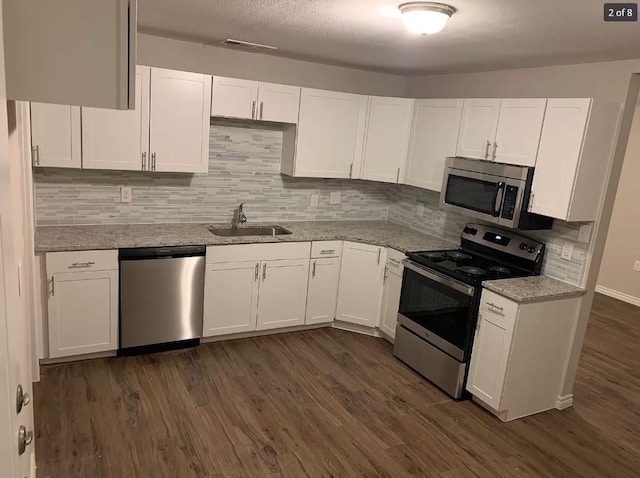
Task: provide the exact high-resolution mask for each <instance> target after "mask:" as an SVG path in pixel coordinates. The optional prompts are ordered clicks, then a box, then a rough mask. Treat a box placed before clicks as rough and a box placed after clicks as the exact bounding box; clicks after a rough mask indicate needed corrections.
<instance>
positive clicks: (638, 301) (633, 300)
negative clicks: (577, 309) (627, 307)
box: [596, 285, 640, 307]
mask: <svg viewBox="0 0 640 478" xmlns="http://www.w3.org/2000/svg"><path fill="white" fill-rule="evenodd" d="M596 292H599V293H600V294H604V295H606V296H608V297H613V298H614V299H618V300H621V301H623V302H626V303H628V304H631V305H635V306H636V307H640V298H638V297H634V296H632V295H628V294H623V293H622V292H618V291H616V290H613V289H609V288H607V287H602V286H601V285H597V286H596Z"/></svg>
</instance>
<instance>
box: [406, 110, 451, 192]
mask: <svg viewBox="0 0 640 478" xmlns="http://www.w3.org/2000/svg"><path fill="white" fill-rule="evenodd" d="M461 118H462V100H418V101H416V104H415V107H414V114H413V125H412V132H411V141H410V146H409V153H408V155H407V169H406V172H405V174H404V181H403V182H404V184H410V185H411V186H416V187H419V188H424V189H430V190H431V191H438V192H440V190H441V189H442V177H443V176H444V160H445V158H447V157H449V156H455V155H456V144H457V142H458V133H459V131H460V120H461Z"/></svg>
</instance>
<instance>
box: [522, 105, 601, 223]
mask: <svg viewBox="0 0 640 478" xmlns="http://www.w3.org/2000/svg"><path fill="white" fill-rule="evenodd" d="M590 111H591V99H590V98H571V99H560V98H559V99H553V98H549V100H548V102H547V111H546V113H545V117H544V124H543V126H542V135H541V137H540V148H539V150H538V159H537V161H536V170H535V173H534V174H533V187H532V189H533V200H532V201H531V202H530V204H531V210H532V211H533V212H535V213H537V214H543V215H545V216H550V217H555V218H557V219H562V220H567V219H568V218H569V210H570V207H571V199H572V196H573V188H574V184H575V179H576V174H577V170H578V165H579V163H580V157H581V156H582V147H583V143H584V137H585V133H586V130H587V123H588V121H589V113H590Z"/></svg>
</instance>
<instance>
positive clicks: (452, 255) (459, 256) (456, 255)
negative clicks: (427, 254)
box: [445, 251, 471, 261]
mask: <svg viewBox="0 0 640 478" xmlns="http://www.w3.org/2000/svg"><path fill="white" fill-rule="evenodd" d="M445 255H446V256H447V257H448V258H449V259H453V260H454V261H468V260H470V259H471V256H470V255H469V254H465V253H464V252H460V251H448V252H445Z"/></svg>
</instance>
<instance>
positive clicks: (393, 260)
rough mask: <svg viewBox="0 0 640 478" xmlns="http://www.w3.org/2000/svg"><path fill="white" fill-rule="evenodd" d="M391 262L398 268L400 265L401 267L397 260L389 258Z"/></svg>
mask: <svg viewBox="0 0 640 478" xmlns="http://www.w3.org/2000/svg"><path fill="white" fill-rule="evenodd" d="M389 262H391V263H392V264H395V265H397V266H399V265H400V261H398V260H396V259H391V258H389Z"/></svg>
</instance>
